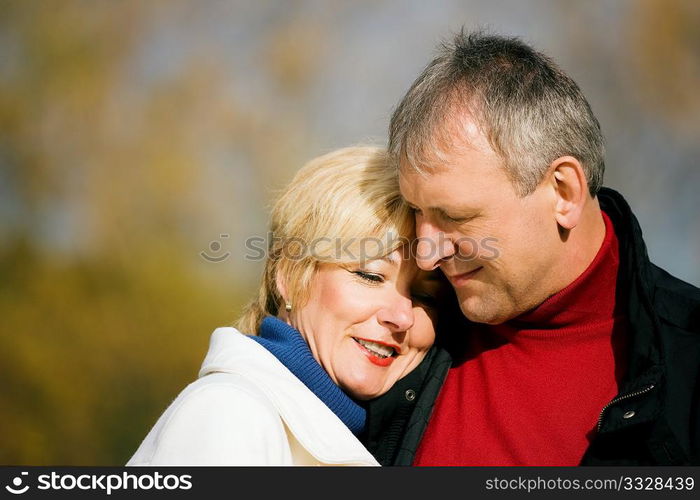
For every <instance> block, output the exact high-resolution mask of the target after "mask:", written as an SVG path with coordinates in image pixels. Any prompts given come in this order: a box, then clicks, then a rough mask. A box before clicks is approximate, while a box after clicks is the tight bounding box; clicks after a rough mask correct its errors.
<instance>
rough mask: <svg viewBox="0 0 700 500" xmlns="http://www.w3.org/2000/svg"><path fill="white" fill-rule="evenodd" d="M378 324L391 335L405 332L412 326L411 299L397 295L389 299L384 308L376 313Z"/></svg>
mask: <svg viewBox="0 0 700 500" xmlns="http://www.w3.org/2000/svg"><path fill="white" fill-rule="evenodd" d="M377 319H378V320H379V322H380V323H381V324H382V325H383V326H385V327H386V328H388V329H389V330H391V332H392V333H401V332H405V331H407V330H408V329H409V328H411V327H412V326H413V321H414V316H413V301H412V300H411V297H408V296H405V295H403V294H399V293H398V292H396V294H395V296H393V297H391V299H390V300H389V301H387V303H386V304H384V307H382V308H381V309H380V310H379V311H378V312H377Z"/></svg>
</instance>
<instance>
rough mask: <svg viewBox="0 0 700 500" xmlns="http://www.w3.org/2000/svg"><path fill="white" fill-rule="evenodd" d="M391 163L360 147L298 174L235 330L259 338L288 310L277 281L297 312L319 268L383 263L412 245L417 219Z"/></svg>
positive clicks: (276, 216) (277, 213) (279, 206)
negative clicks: (267, 320)
mask: <svg viewBox="0 0 700 500" xmlns="http://www.w3.org/2000/svg"><path fill="white" fill-rule="evenodd" d="M390 161H391V160H390V156H389V155H388V153H387V152H386V151H385V150H384V149H382V148H378V147H371V146H355V147H348V148H343V149H339V150H336V151H333V152H331V153H328V154H325V155H323V156H320V157H318V158H315V159H313V160H311V161H310V162H309V163H307V164H306V165H304V166H303V167H302V168H301V170H299V172H297V174H296V175H295V176H294V178H293V179H292V181H291V183H290V184H289V185H288V186H287V188H286V189H285V190H284V192H283V193H282V195H281V196H280V197H279V199H278V200H277V202H276V203H275V205H274V207H273V209H272V214H271V221H270V236H271V237H270V241H269V244H268V254H267V259H266V262H265V268H264V271H263V276H262V282H261V284H260V288H259V290H258V294H257V296H256V297H255V298H254V299H253V300H252V301H251V302H250V303H249V304H248V305H247V306H246V308H245V309H244V311H243V313H242V315H241V317H240V318H239V319H238V321H237V322H236V327H237V328H238V329H239V330H240V331H241V332H244V333H249V334H255V333H256V332H257V331H258V328H259V326H260V322H261V321H262V319H263V318H264V317H265V316H268V315H272V316H276V315H277V314H278V312H279V309H280V307H282V306H283V303H284V299H283V298H282V297H281V295H280V292H279V290H278V287H277V277H278V275H279V276H281V277H282V278H283V280H284V283H285V284H286V293H287V297H286V300H287V302H288V303H291V304H294V307H299V306H302V305H304V304H305V303H306V300H307V299H308V290H309V285H310V283H311V280H312V278H313V276H314V273H315V272H316V270H317V268H318V266H319V264H320V263H322V262H330V263H336V264H349V263H355V262H362V261H364V260H369V259H375V258H380V257H383V256H385V255H387V254H389V253H391V252H393V251H394V250H396V249H397V248H398V247H400V246H401V245H402V244H404V243H406V242H407V241H408V240H409V239H410V238H412V236H413V227H414V224H413V217H412V214H411V211H410V209H409V208H408V206H407V205H406V204H405V202H404V201H403V199H402V198H401V194H400V192H399V187H398V178H397V175H396V169H394V168H390V167H391V165H390Z"/></svg>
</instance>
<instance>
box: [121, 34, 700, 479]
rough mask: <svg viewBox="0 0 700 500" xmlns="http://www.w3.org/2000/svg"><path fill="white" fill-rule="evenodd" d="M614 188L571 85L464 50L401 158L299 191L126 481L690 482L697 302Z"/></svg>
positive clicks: (440, 61)
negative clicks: (569, 475)
mask: <svg viewBox="0 0 700 500" xmlns="http://www.w3.org/2000/svg"><path fill="white" fill-rule="evenodd" d="M603 172H604V158H603V138H602V135H601V131H600V126H599V124H598V121H597V119H596V118H595V116H594V115H593V113H592V111H591V108H590V106H589V104H588V102H587V101H586V99H585V97H584V96H583V94H582V93H581V90H580V89H579V87H578V85H577V84H576V83H575V82H574V81H573V80H572V79H571V78H570V77H569V76H567V75H566V74H565V73H563V72H562V70H561V69H559V68H558V67H557V66H556V65H555V64H554V63H553V62H552V61H551V60H550V59H549V58H547V57H546V56H544V55H543V54H541V53H539V52H537V51H535V50H534V49H533V48H531V47H530V46H528V45H526V44H524V43H523V42H521V41H519V40H517V39H512V38H505V37H500V36H492V35H484V34H478V33H477V34H465V33H460V34H458V35H457V36H455V37H454V39H453V40H452V41H451V43H449V44H446V45H444V46H443V47H442V48H441V50H440V52H439V54H438V55H437V57H436V58H435V59H433V61H431V62H430V64H429V65H428V66H427V67H426V69H425V70H424V71H423V72H422V73H421V75H420V76H419V77H418V79H417V80H416V81H415V82H414V83H413V85H412V86H411V88H410V89H409V90H408V92H407V93H406V95H405V96H404V97H403V99H402V100H401V102H400V103H399V104H398V106H397V107H396V109H395V111H394V113H393V115H392V117H391V123H390V129H389V145H388V148H387V150H384V149H381V148H375V147H350V148H345V149H341V150H338V151H334V152H332V153H329V154H327V155H324V156H321V157H319V158H316V159H315V160H313V161H311V162H310V163H308V164H307V165H305V166H304V167H303V168H302V169H301V170H300V171H299V172H298V173H297V175H296V176H295V177H294V179H293V180H292V182H291V184H290V185H289V186H288V187H287V189H286V190H285V191H284V193H283V194H282V196H281V197H280V198H279V200H278V201H277V202H276V204H275V207H274V209H273V212H272V220H271V227H270V231H271V233H272V234H273V236H274V238H273V240H272V243H271V245H270V248H268V253H267V260H266V263H265V268H264V272H263V278H262V283H261V285H260V289H259V292H258V294H257V296H256V297H255V298H254V299H253V300H252V301H251V302H250V304H249V305H248V307H247V308H246V310H245V311H244V313H243V315H242V317H241V318H240V319H239V321H238V322H237V324H236V328H232V327H226V328H219V329H217V330H215V331H214V333H213V334H212V337H211V342H210V348H209V352H208V354H207V356H206V358H205V360H204V363H203V365H202V368H201V370H200V373H199V378H198V379H197V380H196V381H195V382H193V383H192V384H190V385H189V386H188V387H187V388H185V389H184V390H183V392H182V393H180V395H179V396H178V397H177V398H176V399H175V400H174V401H173V403H172V404H171V405H170V406H169V407H168V408H167V410H166V411H165V412H164V413H163V415H162V416H161V417H160V418H159V419H158V421H157V423H156V424H155V426H154V427H153V429H152V430H151V431H150V432H149V433H148V435H147V436H146V438H145V439H144V441H143V442H142V444H141V446H140V447H139V449H138V450H137V451H136V453H135V454H134V456H133V457H132V458H131V460H130V461H129V465H568V466H571V465H687V464H697V463H698V460H700V290H698V289H697V288H695V287H693V286H691V285H689V284H687V283H684V282H683V281H681V280H679V279H677V278H674V277H673V276H671V275H670V274H668V273H667V272H665V271H664V270H662V269H660V268H658V267H657V266H655V265H654V264H652V263H651V262H650V261H649V258H648V257H647V252H646V248H645V245H644V241H643V239H642V233H641V230H640V227H639V224H638V222H637V220H636V218H635V217H634V215H633V213H632V212H631V210H630V207H629V205H628V204H627V202H626V201H625V200H624V198H623V197H622V196H621V195H620V194H619V193H617V192H615V191H613V190H611V189H607V188H604V187H603V186H602V184H603ZM312 241H313V242H314V245H313V248H314V252H300V251H299V245H300V242H302V243H308V242H312ZM339 241H340V242H349V241H352V242H356V243H353V244H352V245H349V244H345V245H342V246H339V245H336V243H337V242H339ZM368 241H371V242H375V243H376V244H375V245H374V246H372V245H369V246H368V245H366V243H367V242H368ZM319 242H320V245H319ZM381 242H388V243H387V244H382V243H381ZM485 242H486V243H485ZM355 244H357V245H362V248H359V247H358V248H355V246H354V245H355ZM324 245H325V246H324ZM302 246H303V245H302ZM337 248H342V249H343V251H342V252H338V251H336V250H337ZM485 249H487V250H488V251H484V250H485Z"/></svg>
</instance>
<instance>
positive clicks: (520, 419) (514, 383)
mask: <svg viewBox="0 0 700 500" xmlns="http://www.w3.org/2000/svg"><path fill="white" fill-rule="evenodd" d="M603 219H604V220H605V229H606V234H605V240H604V241H603V244H602V246H601V248H600V250H599V251H598V254H597V255H596V257H595V258H594V260H593V262H591V264H590V265H589V266H588V268H587V269H586V270H585V271H584V272H583V274H581V276H579V277H578V278H577V279H576V280H575V281H574V282H573V283H571V284H570V285H569V286H567V287H566V288H564V289H563V290H561V291H560V292H558V293H556V294H555V295H553V296H552V297H550V298H549V299H547V300H546V301H545V302H543V303H542V304H541V305H539V306H538V307H537V308H535V309H534V310H532V311H529V312H527V313H525V314H523V315H521V316H519V317H517V318H514V319H512V320H510V321H508V322H506V323H503V324H501V325H495V326H491V325H477V326H476V328H475V330H474V331H470V332H469V333H468V335H470V339H469V349H468V352H469V355H468V356H466V361H465V362H462V363H461V364H458V365H456V366H453V367H452V368H451V369H450V371H449V373H448V375H447V379H446V381H445V385H444V387H443V389H442V391H441V393H440V396H439V397H438V400H437V401H436V406H435V409H434V411H433V415H432V417H431V419H430V422H429V424H428V428H427V430H426V432H425V435H424V437H423V441H422V443H421V446H420V448H419V449H418V452H417V454H416V458H415V461H414V465H578V464H579V463H580V461H581V458H582V457H583V454H584V453H585V451H586V448H587V447H588V445H589V443H590V440H591V438H592V436H593V434H594V433H595V428H596V424H597V420H598V415H599V413H600V410H601V409H602V407H603V406H605V404H607V403H608V402H609V401H610V400H611V399H613V398H614V397H615V396H616V395H617V393H618V380H619V375H620V373H621V372H622V370H623V368H624V360H623V359H622V358H623V356H622V351H623V349H622V348H623V346H624V344H625V341H624V336H625V324H626V322H625V318H624V317H623V316H622V315H621V314H620V313H619V311H618V310H617V309H616V307H615V290H616V282H617V269H618V264H619V254H618V241H617V237H616V236H615V231H614V229H613V226H612V223H611V222H610V219H609V218H608V216H607V215H606V214H603Z"/></svg>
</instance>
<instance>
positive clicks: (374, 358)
mask: <svg viewBox="0 0 700 500" xmlns="http://www.w3.org/2000/svg"><path fill="white" fill-rule="evenodd" d="M353 340H354V341H355V344H356V345H357V347H358V348H359V349H360V351H361V352H362V354H364V355H365V356H367V359H368V360H369V362H370V363H372V364H375V365H377V366H382V367H386V366H389V365H390V364H391V363H393V362H394V359H396V356H398V354H399V350H400V349H399V347H398V346H396V345H393V344H386V343H384V342H379V341H376V340H369V339H362V338H359V337H357V338H355V337H353ZM359 340H362V341H365V342H373V343H375V344H380V345H384V346H387V347H390V348H392V349H393V351H394V352H393V354H392V355H391V356H387V357H385V358H383V357H380V356H379V355H378V354H377V353H375V352H373V351H371V350H370V349H368V348H367V347H365V346H364V345H362V344H361V343H360V342H359Z"/></svg>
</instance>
